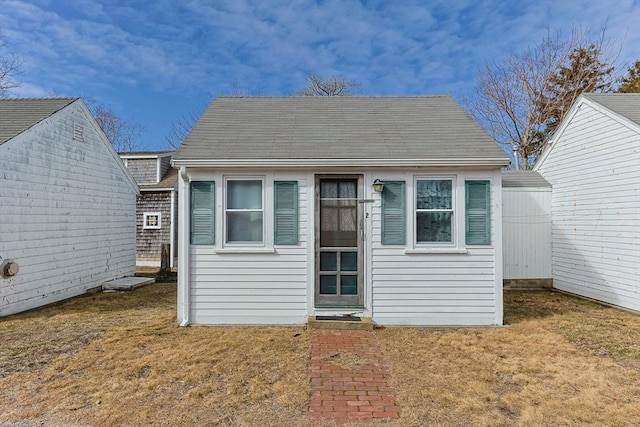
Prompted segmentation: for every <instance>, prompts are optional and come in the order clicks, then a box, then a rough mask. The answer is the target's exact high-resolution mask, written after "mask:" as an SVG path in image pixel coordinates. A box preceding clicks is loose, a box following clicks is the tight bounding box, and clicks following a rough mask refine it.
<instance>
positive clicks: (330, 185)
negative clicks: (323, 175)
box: [320, 181, 338, 199]
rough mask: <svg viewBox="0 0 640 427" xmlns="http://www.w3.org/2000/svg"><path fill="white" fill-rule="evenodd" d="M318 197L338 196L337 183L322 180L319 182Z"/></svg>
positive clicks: (330, 197) (331, 197)
mask: <svg viewBox="0 0 640 427" xmlns="http://www.w3.org/2000/svg"><path fill="white" fill-rule="evenodd" d="M320 197H321V198H323V199H325V198H326V199H335V198H337V197H338V183H337V182H335V181H334V182H331V181H322V182H321V183H320Z"/></svg>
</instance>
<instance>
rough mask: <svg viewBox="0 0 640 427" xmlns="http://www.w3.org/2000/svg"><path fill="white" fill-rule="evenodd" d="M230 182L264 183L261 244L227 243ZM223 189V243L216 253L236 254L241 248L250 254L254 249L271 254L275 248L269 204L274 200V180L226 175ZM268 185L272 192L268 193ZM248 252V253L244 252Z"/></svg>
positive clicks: (258, 176) (255, 176)
mask: <svg viewBox="0 0 640 427" xmlns="http://www.w3.org/2000/svg"><path fill="white" fill-rule="evenodd" d="M229 181H261V183H262V241H261V242H228V241H227V194H228V192H227V183H228V182H229ZM222 182H223V188H222V189H221V196H222V215H221V216H220V218H221V220H222V234H221V235H220V239H221V242H222V245H221V249H218V250H216V253H218V252H220V253H223V252H229V253H233V252H236V253H237V250H238V249H240V248H247V249H248V251H249V252H250V251H251V250H252V249H257V250H260V252H263V250H261V249H264V248H266V249H267V252H271V249H272V248H273V239H272V238H271V237H270V236H271V234H272V228H273V226H272V225H271V221H270V218H271V214H270V212H271V208H270V206H271V205H269V202H271V201H272V200H271V199H272V198H271V197H269V196H268V195H269V193H270V191H272V187H273V183H272V180H269V181H267V177H266V176H265V175H225V176H223V180H222ZM267 184H269V188H270V191H267ZM242 252H247V251H244V250H243V251H242Z"/></svg>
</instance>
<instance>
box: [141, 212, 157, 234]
mask: <svg viewBox="0 0 640 427" xmlns="http://www.w3.org/2000/svg"><path fill="white" fill-rule="evenodd" d="M143 220H144V223H143V228H145V229H152V230H153V229H158V228H160V225H161V224H160V212H145V213H144V218H143Z"/></svg>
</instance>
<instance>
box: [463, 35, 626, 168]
mask: <svg viewBox="0 0 640 427" xmlns="http://www.w3.org/2000/svg"><path fill="white" fill-rule="evenodd" d="M607 52H608V50H607V49H606V48H605V45H604V38H603V37H601V38H600V40H599V41H597V42H595V43H590V42H589V41H588V40H587V38H586V37H585V36H583V35H582V33H578V32H575V31H574V32H573V34H572V37H571V38H570V39H563V38H561V37H560V34H557V35H551V34H547V36H545V37H544V38H543V39H542V40H541V41H540V42H538V43H537V44H535V45H534V46H532V47H530V48H528V49H527V50H525V51H523V52H518V53H514V54H511V55H510V56H508V57H507V58H506V59H505V60H503V61H502V62H499V63H493V64H490V65H487V66H486V67H485V69H484V70H483V71H482V72H481V74H480V76H479V78H478V83H477V86H476V91H475V94H474V95H473V96H470V97H467V99H466V104H467V107H468V108H469V109H470V111H471V113H472V114H473V116H474V117H475V118H476V120H478V121H479V122H480V123H481V124H482V125H483V127H484V128H485V130H486V131H487V132H488V133H489V134H490V135H492V136H493V138H494V139H495V141H496V142H497V143H498V144H501V145H503V146H506V147H509V148H510V149H511V150H512V151H513V152H515V153H517V154H516V155H517V156H518V158H520V159H521V160H522V162H521V167H522V168H523V169H529V168H531V167H532V166H533V164H534V163H535V160H536V159H537V158H538V156H539V155H540V153H541V152H542V149H543V147H544V144H545V143H546V141H547V139H548V138H549V137H550V135H552V133H553V131H554V130H555V128H556V127H557V124H558V123H559V122H560V121H561V120H562V118H563V117H564V115H565V114H566V112H567V111H568V110H569V108H571V105H572V104H573V102H574V101H575V99H576V98H577V97H578V96H579V95H580V94H581V93H582V92H585V91H608V90H611V83H612V79H611V73H612V72H613V66H610V65H608V60H607V58H605V56H604V55H605V53H607Z"/></svg>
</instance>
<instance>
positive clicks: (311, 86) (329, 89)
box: [298, 74, 358, 96]
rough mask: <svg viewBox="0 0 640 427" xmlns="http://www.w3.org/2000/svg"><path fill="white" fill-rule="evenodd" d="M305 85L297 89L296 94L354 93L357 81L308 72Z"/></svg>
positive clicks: (345, 94) (340, 94)
mask: <svg viewBox="0 0 640 427" xmlns="http://www.w3.org/2000/svg"><path fill="white" fill-rule="evenodd" d="M305 81H306V82H307V86H306V87H304V88H302V89H299V90H298V96H349V95H356V94H357V93H358V92H357V90H356V89H357V87H358V85H357V83H356V82H355V80H349V79H346V78H344V77H337V76H331V77H329V78H327V79H325V78H322V77H319V76H316V75H314V74H309V75H308V76H307V77H306V78H305Z"/></svg>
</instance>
